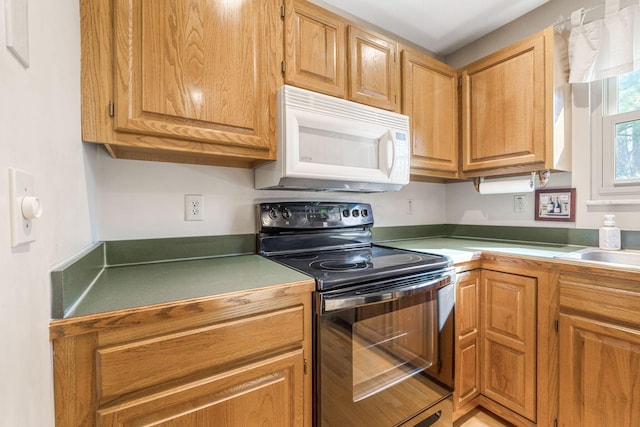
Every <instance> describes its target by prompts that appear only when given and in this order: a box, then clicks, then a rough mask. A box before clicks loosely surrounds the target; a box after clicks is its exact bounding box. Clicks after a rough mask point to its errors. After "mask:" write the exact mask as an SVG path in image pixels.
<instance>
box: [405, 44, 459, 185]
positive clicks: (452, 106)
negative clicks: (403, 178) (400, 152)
mask: <svg viewBox="0 0 640 427" xmlns="http://www.w3.org/2000/svg"><path fill="white" fill-rule="evenodd" d="M457 82H458V78H457V72H456V70H454V69H453V68H451V67H449V66H447V65H446V64H443V63H440V62H438V61H436V60H434V59H432V58H429V57H427V56H426V55H423V54H420V53H418V52H414V51H412V50H409V49H405V50H403V52H402V113H403V114H406V115H408V116H409V117H410V118H411V140H412V145H411V149H412V151H411V173H412V174H413V175H420V176H437V177H448V178H455V177H457V176H458V173H457V172H458V96H457Z"/></svg>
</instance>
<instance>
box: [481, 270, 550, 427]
mask: <svg viewBox="0 0 640 427" xmlns="http://www.w3.org/2000/svg"><path fill="white" fill-rule="evenodd" d="M536 288H537V282H536V279H535V278H532V277H525V276H518V275H515V274H508V273H500V272H495V271H489V270H484V271H482V281H481V294H482V299H481V315H480V318H481V322H482V326H481V328H480V331H481V341H482V387H481V391H482V394H483V395H485V396H487V397H489V398H491V399H493V400H495V401H496V402H498V403H500V404H502V405H504V406H506V407H507V408H509V409H511V410H513V411H515V412H517V413H519V414H520V415H522V416H524V417H527V418H529V419H530V420H532V421H535V420H536V393H537V387H536V378H537V377H536V330H537V329H536V319H537V316H536V309H537V301H536V295H537V289H536Z"/></svg>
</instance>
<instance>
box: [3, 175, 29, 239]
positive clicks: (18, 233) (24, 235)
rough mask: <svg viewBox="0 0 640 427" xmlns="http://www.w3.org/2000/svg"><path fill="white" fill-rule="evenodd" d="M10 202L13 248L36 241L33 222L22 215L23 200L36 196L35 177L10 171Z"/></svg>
mask: <svg viewBox="0 0 640 427" xmlns="http://www.w3.org/2000/svg"><path fill="white" fill-rule="evenodd" d="M9 193H10V196H9V201H10V203H9V204H10V206H11V246H12V247H14V248H15V247H16V246H18V245H22V244H24V243H29V242H33V241H35V240H36V237H35V233H34V230H33V221H32V220H30V219H25V218H24V216H23V215H22V203H21V202H22V198H23V197H25V196H35V193H34V189H33V175H30V174H28V173H26V172H24V171H21V170H18V169H13V168H10V169H9Z"/></svg>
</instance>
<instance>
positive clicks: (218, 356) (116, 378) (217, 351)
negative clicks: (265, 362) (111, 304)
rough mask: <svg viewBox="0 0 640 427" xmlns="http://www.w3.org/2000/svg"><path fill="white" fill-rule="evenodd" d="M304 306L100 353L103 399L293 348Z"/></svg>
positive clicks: (300, 330) (298, 339)
mask: <svg viewBox="0 0 640 427" xmlns="http://www.w3.org/2000/svg"><path fill="white" fill-rule="evenodd" d="M303 315H304V310H303V306H295V307H291V308H287V309H283V310H278V311H273V312H269V313H264V314H260V315H256V316H251V317H247V318H242V319H237V320H232V321H229V322H224V323H219V324H215V325H207V326H203V327H199V328H195V329H190V330H185V331H179V332H174V333H170V334H166V335H161V336H156V337H153V338H149V339H144V340H139V341H133V342H129V343H125V344H121V345H113V346H107V347H102V348H99V349H97V367H96V368H97V375H98V379H97V385H98V391H99V400H100V402H102V403H104V402H107V401H109V400H112V399H113V398H115V397H117V396H119V395H122V394H125V393H129V392H132V391H136V390H141V389H143V388H146V387H150V386H154V385H158V384H162V383H166V382H167V381H171V380H176V379H178V378H183V377H185V376H188V375H192V374H195V373H198V372H202V371H204V370H207V369H215V368H219V367H223V366H224V365H230V364H233V363H234V362H235V361H238V360H241V359H248V358H251V357H258V356H261V355H263V354H265V353H268V352H269V351H272V350H276V349H281V348H286V347H292V346H294V345H295V344H296V343H300V342H301V341H302V340H303V336H304V332H303V323H304V316H303Z"/></svg>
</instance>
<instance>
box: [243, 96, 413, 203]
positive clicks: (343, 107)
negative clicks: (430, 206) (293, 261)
mask: <svg viewBox="0 0 640 427" xmlns="http://www.w3.org/2000/svg"><path fill="white" fill-rule="evenodd" d="M277 102H278V158H277V160H276V161H274V162H271V163H268V164H265V165H262V166H260V167H258V168H257V169H256V170H255V188H257V189H280V190H325V191H354V192H379V191H396V190H399V189H400V188H401V187H402V186H403V185H405V184H407V183H408V182H409V167H410V165H409V163H410V150H409V141H410V139H409V137H410V135H409V117H408V116H405V115H402V114H398V113H394V112H390V111H386V110H381V109H379V108H374V107H369V106H366V105H362V104H358V103H355V102H351V101H346V100H344V99H339V98H334V97H332V96H327V95H322V94H319V93H316V92H311V91H308V90H304V89H300V88H297V87H293V86H286V85H285V86H283V87H282V88H280V90H279V91H278V97H277Z"/></svg>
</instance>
